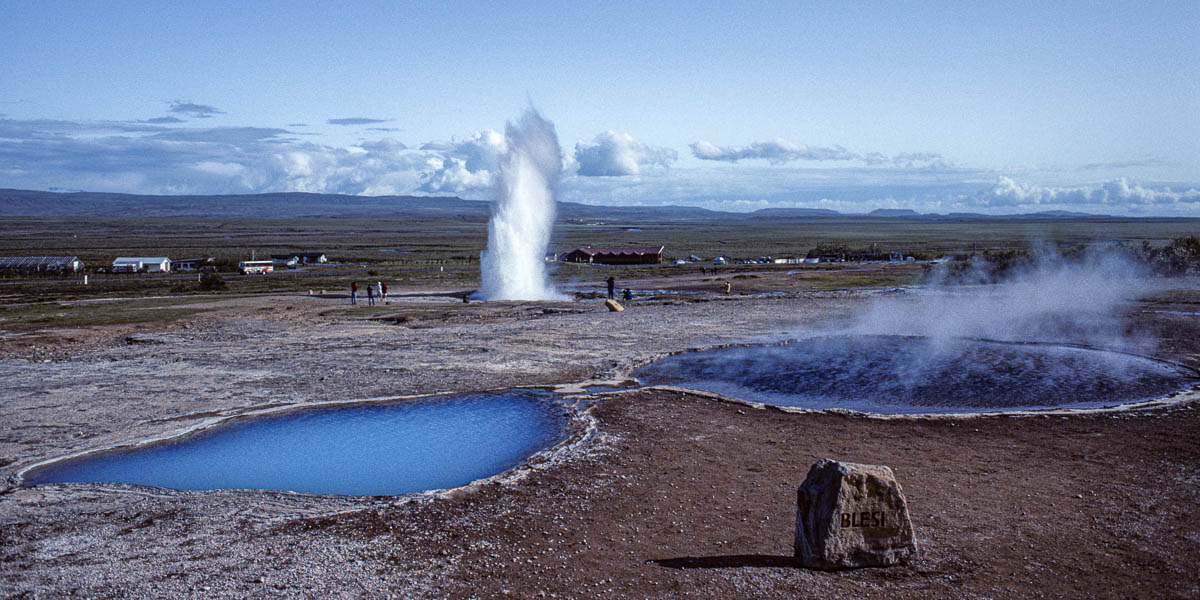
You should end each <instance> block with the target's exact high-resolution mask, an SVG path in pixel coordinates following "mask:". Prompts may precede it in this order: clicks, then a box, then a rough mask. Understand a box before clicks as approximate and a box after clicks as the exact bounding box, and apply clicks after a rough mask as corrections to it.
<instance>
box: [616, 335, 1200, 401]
mask: <svg viewBox="0 0 1200 600" xmlns="http://www.w3.org/2000/svg"><path fill="white" fill-rule="evenodd" d="M633 376H634V377H636V378H637V379H638V380H639V381H641V382H642V383H643V384H646V385H676V386H682V387H687V388H693V389H699V390H706V391H710V392H716V393H719V394H722V395H725V396H730V397H734V398H740V399H743V400H749V401H754V402H762V403H765V404H772V405H776V406H789V407H798V408H809V409H826V408H847V409H852V410H859V411H865V412H876V413H958V412H983V411H994V410H1004V411H1010V410H1025V409H1045V408H1068V407H1070V408H1085V407H1098V406H1107V405H1113V404H1124V403H1129V402H1136V401H1139V400H1148V399H1151V398H1156V397H1159V396H1162V395H1165V394H1168V393H1170V392H1173V391H1177V390H1179V389H1182V388H1184V387H1186V386H1187V385H1189V384H1192V383H1195V382H1196V381H1197V376H1196V373H1195V372H1192V371H1189V370H1186V369H1184V368H1182V367H1178V366H1175V365H1172V364H1168V363H1164V362H1160V361H1155V360H1151V359H1147V358H1142V357H1139V356H1132V355H1129V354H1123V353H1119V352H1108V351H1101V350H1091V349H1086V348H1079V347H1074V346H1063V345H1052V344H1026V343H1006V342H992V341H979V340H962V339H957V340H950V341H945V340H938V341H935V340H932V339H929V338H921V337H908V336H865V335H864V336H835V337H817V338H808V339H803V340H799V341H793V342H790V343H787V344H780V345H761V346H736V347H730V348H719V349H714V350H706V351H700V352H687V353H683V354H676V355H673V356H669V357H666V358H664V359H662V360H659V361H656V362H653V363H650V364H648V365H645V366H643V367H641V368H639V369H636V370H635V371H634V372H633Z"/></svg>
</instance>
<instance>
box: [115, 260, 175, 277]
mask: <svg viewBox="0 0 1200 600" xmlns="http://www.w3.org/2000/svg"><path fill="white" fill-rule="evenodd" d="M112 270H113V272H114V273H140V272H142V271H145V272H147V273H170V272H171V259H169V258H167V257H165V256H118V257H117V259H116V260H114V261H113V263H112Z"/></svg>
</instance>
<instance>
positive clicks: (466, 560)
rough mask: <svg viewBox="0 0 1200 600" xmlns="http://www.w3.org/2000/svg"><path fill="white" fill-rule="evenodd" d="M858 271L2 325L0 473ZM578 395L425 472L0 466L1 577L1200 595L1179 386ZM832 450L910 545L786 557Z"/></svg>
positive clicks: (32, 586)
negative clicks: (829, 404) (197, 474)
mask: <svg viewBox="0 0 1200 600" xmlns="http://www.w3.org/2000/svg"><path fill="white" fill-rule="evenodd" d="M872 295H873V294H870V293H863V292H824V293H793V294H786V295H778V296H765V297H754V296H738V295H732V296H722V295H718V294H704V295H698V296H696V297H690V298H687V299H686V300H680V301H670V300H668V301H665V302H656V303H647V304H644V305H637V306H634V307H631V308H630V310H627V311H625V312H622V313H609V312H606V311H605V310H604V309H603V307H602V306H601V305H599V304H598V303H568V302H562V303H556V302H539V303H508V302H496V303H472V304H470V305H463V304H461V302H460V301H459V300H457V299H456V298H455V297H454V296H453V295H452V293H451V292H446V293H444V294H443V293H441V291H437V290H433V291H422V292H420V293H417V292H414V293H411V294H409V295H407V296H399V297H397V298H395V300H396V301H395V302H394V303H393V304H392V305H390V306H386V307H381V308H377V309H366V308H362V307H359V308H353V309H352V308H351V307H349V306H348V304H347V303H346V301H345V300H344V299H341V298H323V297H318V296H276V297H258V298H243V299H228V300H214V302H213V305H212V308H214V310H213V311H212V312H208V313H203V314H202V315H200V316H197V317H196V318H194V319H192V320H189V321H186V322H178V323H172V324H170V325H165V326H154V327H149V326H145V327H132V326H127V327H113V328H106V329H102V330H86V331H84V330H79V331H71V332H61V331H60V332H49V333H44V334H39V335H36V336H31V337H23V338H5V339H3V340H0V377H3V380H4V382H5V388H6V391H7V393H6V395H5V398H4V401H3V429H2V430H0V476H2V477H3V478H5V479H6V480H7V481H8V482H9V484H10V485H11V484H12V483H15V481H16V479H15V477H16V475H17V474H18V473H19V472H20V471H21V470H22V469H25V468H27V467H29V466H31V465H34V464H37V463H39V462H42V461H46V460H51V459H55V458H58V457H61V456H65V455H71V454H76V453H80V452H86V451H92V450H96V449H99V448H105V447H111V446H115V445H121V444H129V443H135V442H137V441H140V440H145V439H151V438H158V437H164V436H169V435H173V434H175V433H178V432H180V431H183V430H187V429H190V428H195V427H198V426H202V425H205V424H208V423H211V422H213V421H215V420H217V419H220V418H223V417H228V416H233V415H239V414H246V413H253V412H256V411H260V410H263V409H268V408H272V407H283V406H302V405H307V404H315V403H323V402H331V401H341V400H346V399H356V398H377V397H394V396H397V395H409V394H428V393H437V392H449V391H467V390H484V389H496V388H502V387H507V386H514V385H558V384H569V383H575V382H581V381H589V380H621V379H623V378H624V377H625V375H626V374H627V373H628V371H629V370H630V369H631V368H632V367H633V366H635V365H637V364H640V363H642V362H645V361H647V360H651V359H653V358H654V357H657V356H661V355H663V354H666V353H670V352H675V351H678V350H681V349H686V348H694V347H707V346H713V345H719V344H730V343H738V342H746V341H751V340H758V339H763V338H768V337H786V336H787V335H788V333H789V332H792V331H796V330H798V329H800V328H803V327H805V326H807V325H808V324H812V323H828V322H830V321H831V320H834V319H837V318H839V317H842V316H845V315H847V314H849V313H851V312H852V311H854V310H855V309H856V308H858V307H860V306H861V305H862V303H863V301H864V300H866V299H868V298H869V297H871V296H872ZM1155 308H1156V310H1159V309H1163V310H1162V311H1160V312H1145V313H1137V315H1138V316H1137V317H1136V319H1138V320H1139V321H1138V322H1137V323H1135V325H1136V326H1138V327H1139V328H1141V329H1143V330H1155V331H1158V332H1159V334H1160V335H1161V336H1163V338H1164V343H1163V344H1161V348H1162V350H1161V352H1162V353H1163V355H1162V357H1163V358H1169V359H1172V360H1175V361H1178V362H1182V363H1185V364H1190V365H1192V366H1196V365H1198V364H1200V353H1198V351H1197V350H1198V349H1197V348H1196V344H1197V342H1194V340H1195V339H1198V338H1200V335H1197V334H1200V331H1197V330H1198V329H1200V324H1197V323H1193V321H1196V319H1194V318H1188V317H1187V316H1172V315H1171V314H1170V313H1169V312H1165V310H1166V309H1164V308H1163V307H1155ZM1166 308H1167V309H1169V308H1170V307H1166ZM1182 398H1183V397H1181V399H1182ZM586 406H587V407H588V408H587V410H586V412H583V413H581V414H580V415H578V417H577V419H576V421H575V428H574V429H573V432H574V435H573V436H572V437H571V438H570V439H569V440H568V442H566V443H565V444H564V445H563V446H561V447H559V448H556V449H554V450H553V451H552V452H549V453H545V454H543V455H540V456H538V457H536V458H535V460H533V461H532V462H531V464H528V465H526V466H523V467H521V468H519V469H518V470H516V471H514V472H511V473H508V474H506V475H504V476H502V477H498V478H495V479H493V480H490V481H487V482H481V483H478V484H475V485H471V486H467V487H464V488H458V489H455V490H446V491H442V492H436V493H426V494H416V495H411V496H403V497H393V498H348V497H335V496H309V495H298V494H287V493H279V492H254V491H220V492H176V491H169V490H161V489H155V488H147V487H138V486H126V485H112V484H104V485H99V484H67V485H47V486H40V487H37V488H13V487H9V488H7V489H6V490H5V491H4V492H3V493H2V494H0V574H2V577H0V595H4V596H7V597H30V598H37V597H46V598H58V597H72V596H80V597H84V596H86V597H112V598H159V597H206V598H207V597H298V598H309V597H312V598H327V597H347V598H357V597H364V598H365V597H371V598H376V597H389V596H391V597H397V598H400V597H403V598H441V597H454V598H460V597H461V598H467V597H479V598H490V597H499V596H504V595H511V596H512V597H568V598H589V597H639V598H640V597H651V598H679V597H700V598H773V597H780V598H782V597H788V598H792V597H834V598H838V597H845V598H862V597H879V598H883V597H897V596H903V597H930V596H933V597H955V598H958V597H979V598H996V597H1030V596H1039V595H1041V596H1049V597H1062V596H1072V597H1078V596H1085V597H1086V596H1096V597H1133V596H1154V597H1181V598H1184V597H1197V596H1200V575H1197V570H1196V569H1195V568H1194V563H1195V561H1196V559H1197V558H1200V526H1198V525H1197V524H1196V520H1195V519H1194V518H1193V517H1192V515H1193V514H1194V513H1196V512H1197V509H1198V508H1200V485H1198V484H1200V475H1198V473H1200V470H1198V469H1197V467H1198V466H1200V445H1198V444H1196V443H1195V440H1196V439H1197V434H1198V433H1200V431H1198V430H1200V420H1198V417H1200V411H1198V410H1197V408H1196V403H1195V402H1188V401H1186V400H1185V401H1181V402H1178V403H1176V404H1174V405H1172V406H1169V407H1165V408H1156V409H1152V410H1151V409H1146V410H1134V411H1124V412H1120V413H1101V414H1076V415H1038V416H1027V417H1015V416H1004V417H980V418H972V419H872V418H865V417H861V416H853V415H842V414H827V413H811V414H791V413H785V412H782V411H777V410H771V409H755V408H751V407H749V406H744V405H739V404H733V403H727V402H719V401H715V400H712V399H708V398H703V397H700V396H697V395H691V394H686V393H680V392H677V391H671V390H643V391H637V390H633V391H625V392H619V393H613V394H606V395H603V396H601V397H599V398H597V399H595V400H594V401H592V402H590V403H588V404H587V405H586ZM822 457H831V458H837V459H841V460H850V461H855V462H868V463H882V464H887V465H889V466H891V467H892V468H893V469H894V470H895V472H896V474H897V476H898V478H899V480H900V482H901V484H902V485H903V486H904V488H905V490H906V492H907V493H908V496H909V501H910V504H911V506H910V509H911V511H912V516H913V520H914V524H915V526H916V532H917V536H918V543H919V544H920V547H921V554H920V555H919V557H918V558H917V560H915V561H914V562H913V563H912V564H910V565H908V566H905V567H900V568H892V569H864V570H857V571H845V572H838V573H823V572H812V571H806V570H802V569H797V568H794V567H793V566H792V564H791V561H790V558H789V557H790V554H791V540H792V535H793V531H794V514H795V488H796V487H797V486H798V485H799V483H800V482H801V481H802V480H803V478H804V475H805V473H806V472H807V470H808V467H809V466H810V465H811V464H812V462H814V461H815V460H817V459H818V458H822Z"/></svg>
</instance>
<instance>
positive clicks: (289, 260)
mask: <svg viewBox="0 0 1200 600" xmlns="http://www.w3.org/2000/svg"><path fill="white" fill-rule="evenodd" d="M271 260H272V261H275V264H276V265H278V266H281V267H291V266H294V265H316V264H321V263H327V262H329V259H328V258H326V257H325V253H323V252H292V253H291V254H272V255H271Z"/></svg>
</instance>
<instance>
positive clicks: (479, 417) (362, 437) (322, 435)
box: [22, 390, 567, 496]
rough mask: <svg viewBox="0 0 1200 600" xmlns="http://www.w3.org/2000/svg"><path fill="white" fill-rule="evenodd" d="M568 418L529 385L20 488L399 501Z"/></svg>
mask: <svg viewBox="0 0 1200 600" xmlns="http://www.w3.org/2000/svg"><path fill="white" fill-rule="evenodd" d="M566 422H567V416H566V414H565V412H564V409H563V407H562V406H561V405H559V404H556V403H555V402H553V398H552V396H551V394H549V393H548V392H542V391H534V390H508V391H505V392H497V393H486V394H464V395H458V396H452V397H443V398H435V399H422V400H406V401H397V402H390V403H384V404H366V403H364V404H351V405H343V406H335V407H327V408H313V409H304V410H298V411H294V412H290V413H284V414H278V415H270V416H263V417H248V418H245V419H239V420H235V421H232V422H229V423H226V424H222V425H218V426H216V427H213V428H210V429H206V430H203V431H200V432H197V433H195V434H192V435H189V436H186V437H183V438H180V439H178V440H171V441H164V442H160V443H155V444H150V445H146V446H142V447H139V448H133V449H127V450H114V451H110V452H101V453H97V454H92V455H87V456H83V457H79V458H76V459H69V460H64V461H59V462H56V463H51V464H48V465H45V466H42V467H38V468H36V469H33V470H30V471H29V472H27V473H26V474H25V477H24V479H23V482H22V485H25V486H31V485H37V484H41V483H57V482H117V483H133V484H141V485H151V486H157V487H163V488H173V489H180V490H215V489H265V490H287V491H294V492H306V493H315V494H344V495H364V496H375V495H390V494H406V493H411V492H419V491H424V490H434V489H444V488H450V487H455V486H459V485H464V484H466V483H469V482H471V481H474V480H476V479H481V478H485V477H490V476H492V475H496V474H498V473H502V472H504V471H506V470H508V469H510V468H512V467H514V466H516V465H517V464H519V463H520V462H521V461H523V460H524V459H525V458H527V457H528V456H530V455H531V454H533V453H535V452H537V451H539V450H541V449H544V448H547V447H549V446H551V445H553V444H555V443H557V442H558V441H560V440H561V439H563V436H564V431H565V425H566Z"/></svg>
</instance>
